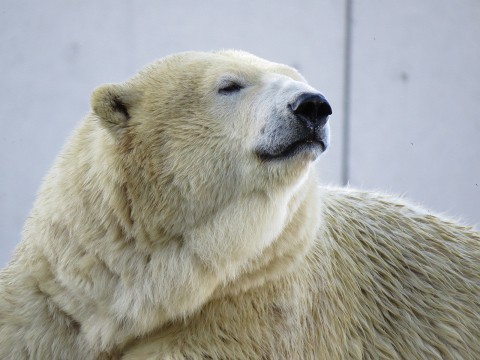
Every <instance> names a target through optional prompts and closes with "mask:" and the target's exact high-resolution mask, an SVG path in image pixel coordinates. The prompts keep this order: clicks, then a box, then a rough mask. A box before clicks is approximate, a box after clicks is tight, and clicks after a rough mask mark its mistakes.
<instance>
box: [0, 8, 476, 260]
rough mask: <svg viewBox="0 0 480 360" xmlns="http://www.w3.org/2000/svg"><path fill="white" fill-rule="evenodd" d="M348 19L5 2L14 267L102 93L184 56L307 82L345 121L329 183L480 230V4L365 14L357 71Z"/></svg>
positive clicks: (2, 210) (337, 11)
mask: <svg viewBox="0 0 480 360" xmlns="http://www.w3.org/2000/svg"><path fill="white" fill-rule="evenodd" d="M346 5H347V1H346V0H344V1H338V0H337V1H334V0H317V1H313V0H310V1H307V0H304V1H301V2H292V1H287V0H277V1H275V2H272V1H267V0H264V1H255V2H245V1H238V0H237V1H229V2H226V1H219V0H212V1H208V2H198V1H192V0H183V1H161V2H160V1H153V0H144V1H133V0H122V1H117V0H108V1H107V0H105V1H93V0H83V1H74V0H69V1H61V0H45V1H42V2H36V1H33V0H3V1H2V3H1V4H0V54H1V56H0V65H1V67H2V69H3V71H2V72H1V73H0V80H1V81H0V124H1V126H2V133H1V135H0V168H1V169H2V171H1V174H0V266H2V265H3V264H5V263H6V261H7V259H8V258H9V257H10V256H11V253H12V251H13V248H14V246H15V244H16V243H18V241H19V240H20V237H21V235H20V233H21V228H22V225H23V223H24V221H25V219H26V218H27V216H28V213H29V211H30V209H31V206H32V203H33V201H34V198H35V192H36V191H37V189H38V187H39V185H40V183H41V179H42V177H43V176H44V175H45V173H46V172H47V170H48V168H49V167H50V165H51V163H52V162H53V160H54V158H55V156H56V155H57V154H58V152H59V151H60V149H61V147H62V144H63V143H64V142H65V140H66V138H67V136H68V134H69V133H70V132H71V131H72V129H73V128H74V126H75V125H76V124H77V123H78V122H79V121H80V120H81V118H82V117H83V116H84V115H85V114H86V113H87V112H88V111H89V98H90V94H91V92H92V90H93V89H94V88H95V87H96V86H98V85H100V84H102V83H106V82H115V81H122V80H125V79H126V78H128V77H130V76H131V75H133V74H134V73H135V72H136V71H137V70H138V69H139V68H141V67H142V66H144V65H145V64H147V63H149V62H151V61H153V60H154V59H156V58H159V57H162V56H164V55H167V54H170V53H173V52H178V51H183V50H212V49H218V48H240V49H244V50H247V51H250V52H253V53H255V54H257V55H259V56H262V57H265V58H267V59H270V60H274V61H278V62H283V63H286V64H290V65H293V66H295V67H297V68H299V69H300V71H302V73H304V75H305V76H306V77H307V79H308V80H309V81H310V82H311V83H312V84H313V85H314V86H315V87H317V88H318V89H320V90H321V91H322V92H324V93H325V94H326V96H327V97H328V99H329V100H330V101H331V103H332V106H333V108H334V115H333V116H332V118H331V125H332V134H333V139H332V147H331V149H330V151H329V152H328V153H327V154H326V155H325V156H324V157H323V158H322V159H321V160H320V171H321V172H320V177H321V178H322V181H323V182H324V183H329V184H332V183H333V184H340V183H341V182H342V177H344V176H345V175H347V176H348V179H349V181H350V184H351V185H352V186H361V187H365V188H375V189H384V190H388V191H389V192H394V193H404V194H406V195H407V196H408V197H410V198H413V199H415V200H417V201H419V202H420V203H422V204H424V205H426V206H427V207H430V208H433V209H434V210H435V211H446V212H447V213H448V214H450V215H452V216H461V217H464V218H465V219H466V220H467V221H469V222H471V223H478V222H480V210H479V207H478V206H477V204H479V200H480V188H479V185H480V184H479V183H480V169H479V166H478V158H479V155H480V142H479V141H478V138H479V135H480V110H479V107H478V106H477V103H478V101H479V100H480V98H479V96H480V95H479V94H480V89H479V83H480V82H479V81H478V79H479V75H480V66H479V65H478V64H477V63H478V59H480V48H479V44H480V43H479V42H478V39H479V38H480V3H479V2H478V1H476V0H459V1H456V2H455V4H453V2H451V1H447V0H441V1H440V0H428V1H427V0H425V1H423V2H418V1H414V0H406V1H403V2H402V3H401V5H400V4H396V3H395V2H393V1H388V2H386V1H373V0H372V1H369V2H361V1H358V0H355V1H353V8H352V10H353V13H352V19H353V21H352V22H351V23H349V24H350V25H351V35H352V36H351V40H352V42H351V45H352V48H351V50H352V52H351V57H350V61H347V62H346V60H347V59H346V56H347V55H348V51H345V38H346V28H347V26H346V25H347V24H346V22H345V19H346V14H345V12H346ZM345 64H347V65H349V67H348V68H347V69H350V74H351V77H350V82H349V83H348V84H347V85H349V86H347V87H345V86H344V85H345V84H344V80H345V76H346V74H347V73H348V71H345ZM347 90H349V91H347ZM345 99H346V100H347V101H346V102H345ZM345 104H349V107H347V108H345ZM344 110H347V111H346V112H344ZM345 114H350V116H349V117H348V119H347V121H346V124H347V126H344V121H345V119H344V117H345V116H344V115H345ZM346 134H349V137H345V135H346ZM344 138H347V139H349V140H348V143H346V144H344V143H343V139H344ZM344 145H348V147H347V149H348V153H343V151H344V149H345V146H344ZM344 165H347V166H346V167H345V166H344ZM345 170H346V171H345Z"/></svg>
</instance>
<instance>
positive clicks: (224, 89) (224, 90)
mask: <svg viewBox="0 0 480 360" xmlns="http://www.w3.org/2000/svg"><path fill="white" fill-rule="evenodd" d="M243 88H244V86H243V85H241V84H239V83H237V82H229V83H227V84H225V85H222V86H221V87H220V89H218V93H219V94H222V95H229V94H232V93H236V92H239V91H240V90H242V89H243Z"/></svg>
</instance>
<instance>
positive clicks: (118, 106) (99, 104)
mask: <svg viewBox="0 0 480 360" xmlns="http://www.w3.org/2000/svg"><path fill="white" fill-rule="evenodd" d="M138 98H139V96H138V94H137V92H135V91H134V90H133V89H132V88H131V87H130V86H128V85H126V84H107V85H103V86H100V87H99V88H97V89H95V91H94V92H93V95H92V109H93V112H94V113H95V114H96V115H97V116H98V118H99V119H100V121H101V122H102V125H103V126H105V127H106V128H108V129H111V130H120V129H122V128H124V127H125V126H127V125H128V121H129V120H130V117H131V110H132V108H133V106H134V105H135V104H136V102H137V101H138Z"/></svg>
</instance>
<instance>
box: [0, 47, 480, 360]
mask: <svg viewBox="0 0 480 360" xmlns="http://www.w3.org/2000/svg"><path fill="white" fill-rule="evenodd" d="M330 114H331V108H330V105H329V104H328V102H327V100H326V99H325V98H324V97H323V95H322V94H320V93H319V92H318V91H316V90H315V89H313V88H312V87H311V86H309V85H308V84H307V83H306V81H305V80H304V79H303V77H302V76H301V75H300V74H299V73H298V72H297V71H295V70H293V69H291V68H290V67H288V66H285V65H280V64H275V63H271V62H268V61H265V60H262V59H259V58H257V57H255V56H253V55H250V54H247V53H243V52H237V51H221V52H215V53H193V52H190V53H183V54H179V55H174V56H171V57H167V58H165V59H162V60H160V61H158V62H157V63H154V64H153V65H151V66H149V67H148V68H146V69H145V70H143V71H141V72H140V73H139V74H138V75H137V76H135V77H134V78H132V79H131V80H129V81H128V82H126V83H123V84H116V85H113V84H112V85H106V86H103V87H101V88H99V89H97V90H96V91H95V92H94V94H93V97H92V113H91V114H90V115H89V116H88V117H87V118H86V119H85V120H84V122H83V123H82V124H81V125H80V126H79V128H78V129H77V130H76V132H75V133H74V135H73V137H72V138H71V139H70V141H69V143H68V144H67V146H66V147H65V149H64V150H63V152H62V154H61V156H60V157H59V158H58V160H57V161H56V163H55V165H54V167H53V169H52V170H51V171H50V173H49V175H48V176H47V178H46V179H45V182H44V184H43V186H42V188H41V191H40V193H39V196H38V199H37V201H36V203H35V206H34V209H33V210H32V213H31V216H30V217H29V220H28V221H27V223H26V225H25V230H24V238H23V240H22V243H21V244H20V245H19V247H18V249H17V251H16V254H15V257H14V259H13V260H12V261H11V263H10V264H9V266H8V267H7V268H6V269H4V270H3V271H2V272H1V275H0V358H2V359H3V358H14V359H21V358H49V359H95V358H120V357H124V358H126V359H144V358H148V357H151V358H158V359H197V358H198V359H262V358H263V359H308V358H326V359H327V358H328V359H335V358H339V359H340V358H358V359H362V358H472V359H473V358H478V357H479V356H480V345H478V344H477V343H478V341H476V339H478V338H479V337H480V303H479V300H478V299H479V296H478V295H479V293H480V269H479V261H478V260H479V255H480V254H479V252H480V245H479V238H480V237H479V234H478V233H477V232H474V231H472V230H471V229H468V228H464V227H461V226H459V225H455V224H453V223H450V222H447V221H445V220H441V219H438V218H436V217H434V216H431V215H428V214H427V213H425V212H423V211H422V210H418V209H416V208H414V207H412V206H409V205H405V204H403V203H401V202H400V201H399V200H397V199H393V198H387V197H384V196H381V195H377V194H370V193H364V192H357V191H354V190H348V189H347V190H345V189H322V188H320V187H319V186H318V185H317V184H316V180H315V176H314V171H313V170H312V167H313V166H314V161H315V159H316V158H317V157H318V156H319V155H320V154H321V153H322V152H323V151H324V150H325V149H326V148H327V147H328V139H329V131H328V123H327V119H328V117H329V115H330ZM148 336H149V337H148ZM142 338H143V339H142Z"/></svg>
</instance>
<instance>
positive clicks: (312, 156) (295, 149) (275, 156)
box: [257, 140, 326, 162]
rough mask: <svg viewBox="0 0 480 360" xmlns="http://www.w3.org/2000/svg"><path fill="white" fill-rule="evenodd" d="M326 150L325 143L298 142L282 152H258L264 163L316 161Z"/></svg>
mask: <svg viewBox="0 0 480 360" xmlns="http://www.w3.org/2000/svg"><path fill="white" fill-rule="evenodd" d="M325 149H326V145H325V143H324V142H323V141H313V140H309V141H297V142H295V143H293V144H291V145H289V146H287V147H286V148H285V149H283V150H282V151H280V152H277V153H271V152H267V151H262V150H260V151H257V156H258V157H259V158H260V160H261V161H262V162H285V161H296V160H299V161H315V160H316V159H317V158H318V157H319V156H320V155H321V154H322V153H323V152H324V151H325Z"/></svg>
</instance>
